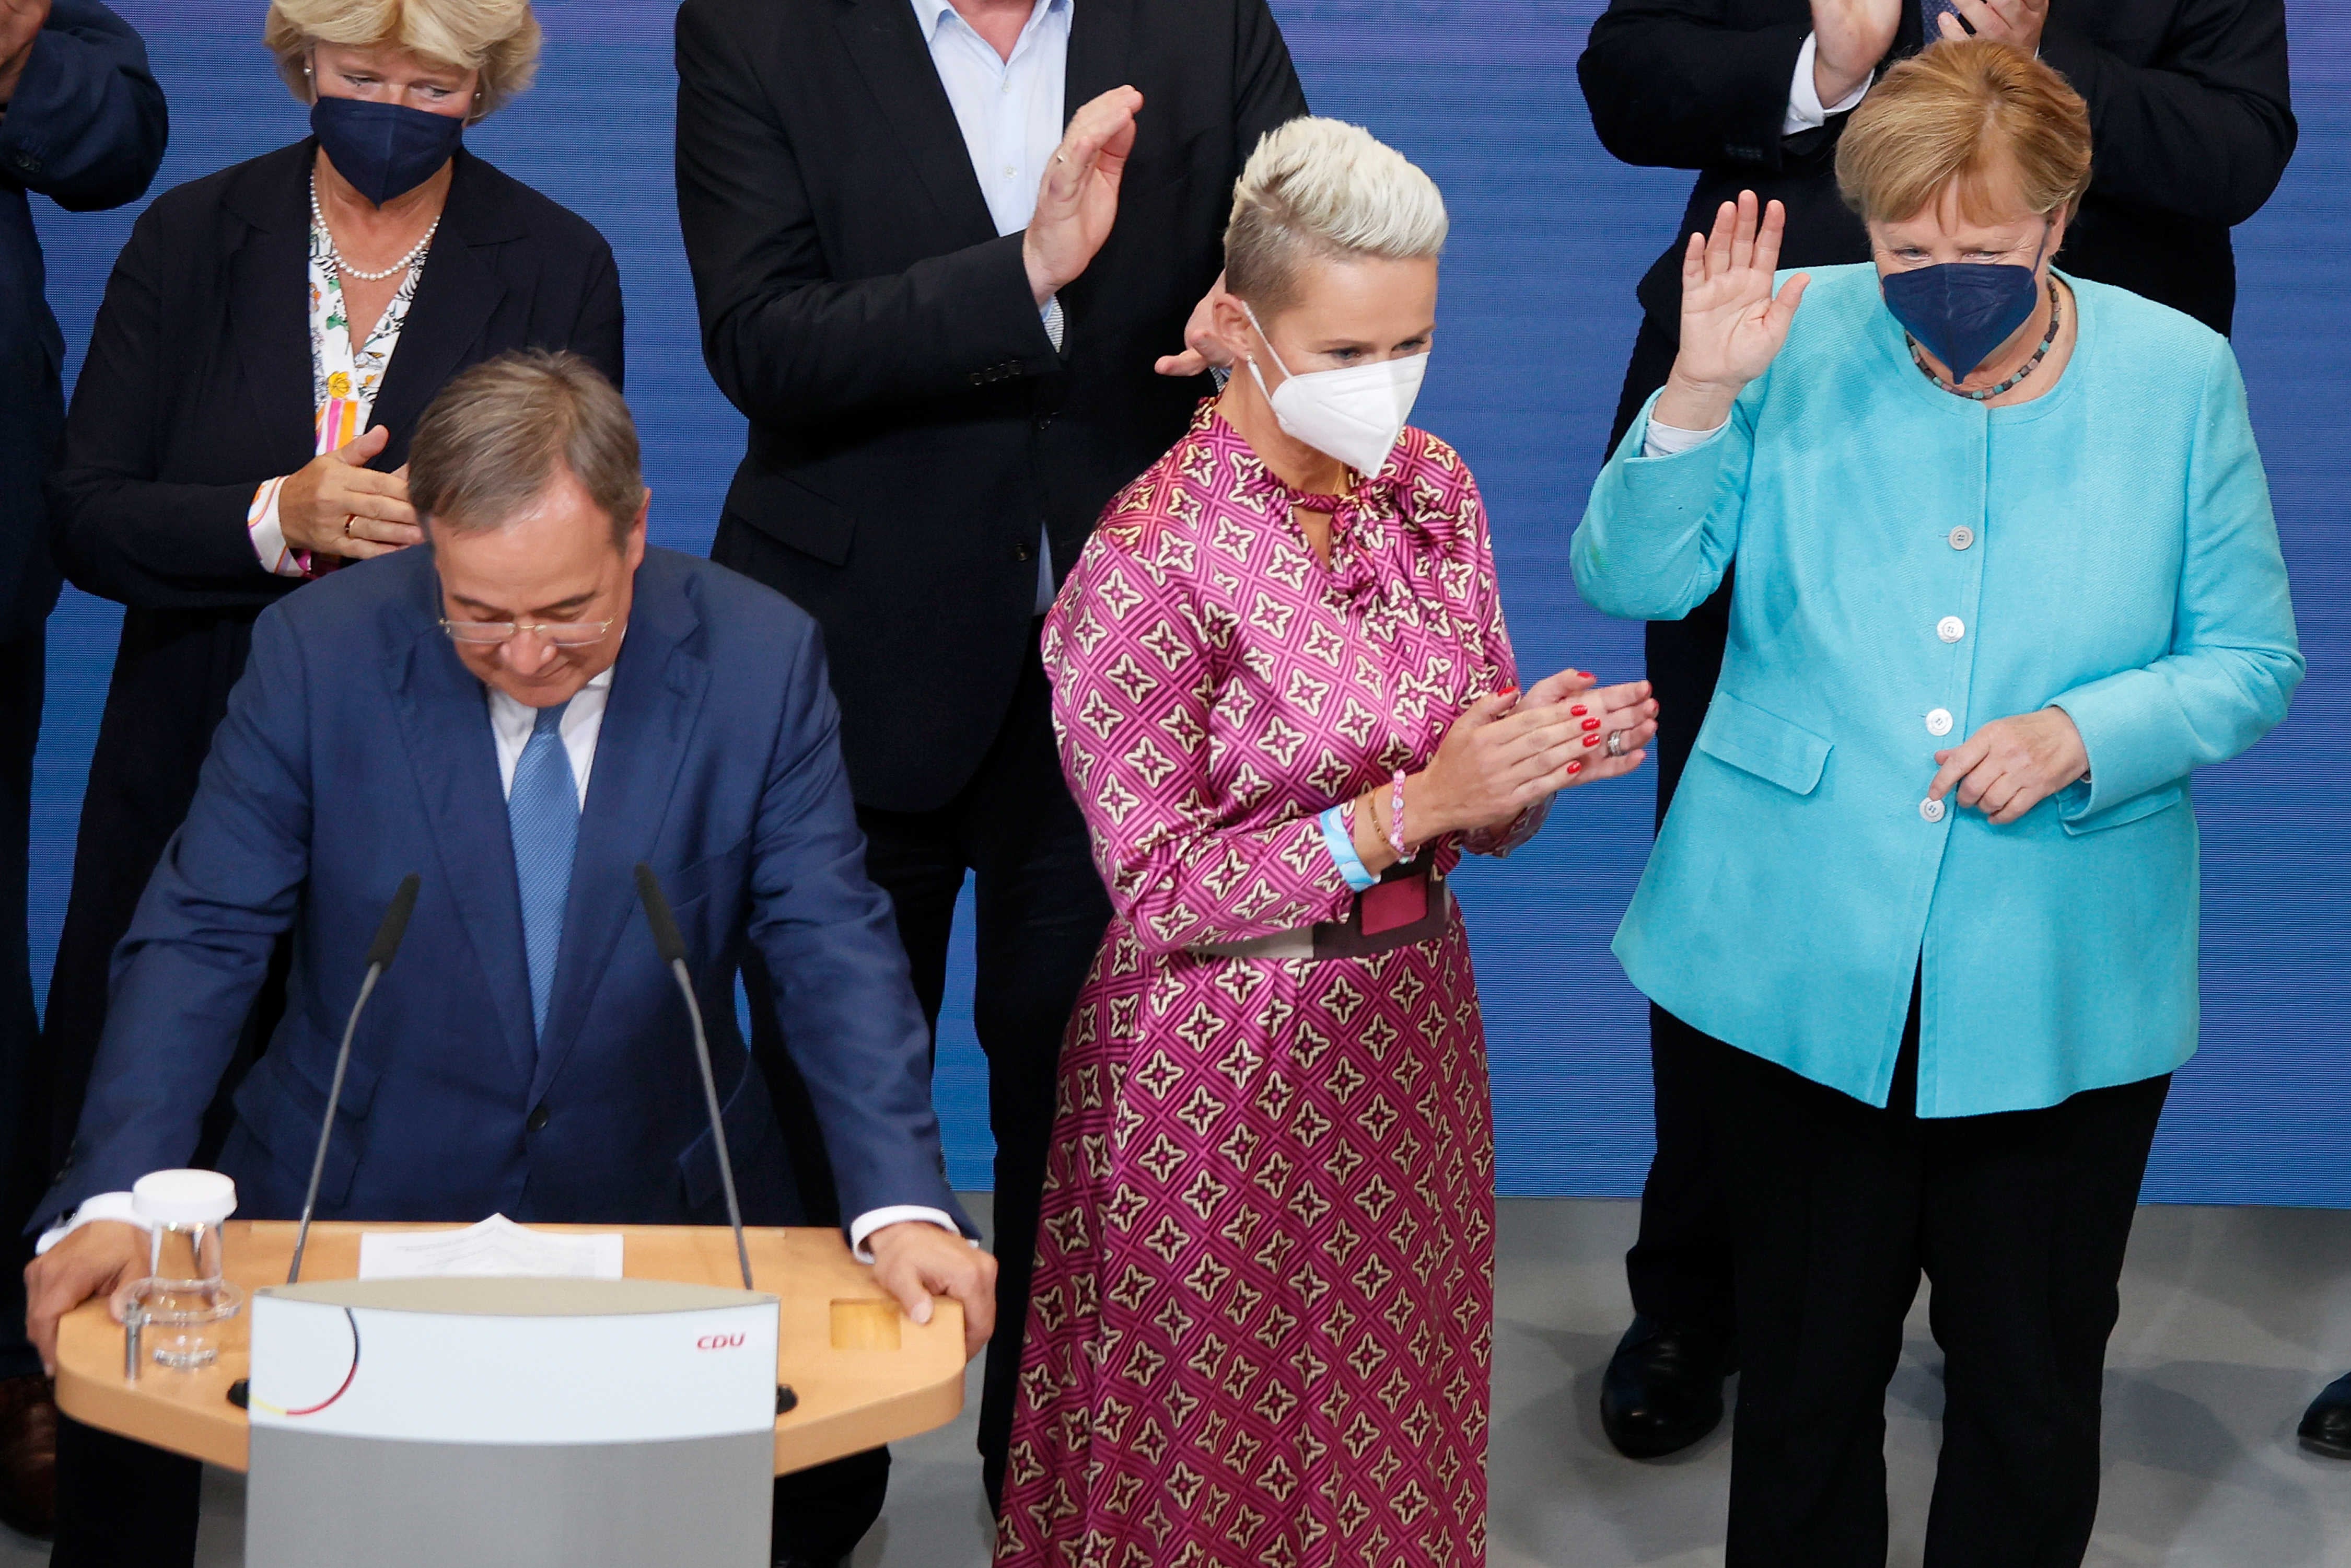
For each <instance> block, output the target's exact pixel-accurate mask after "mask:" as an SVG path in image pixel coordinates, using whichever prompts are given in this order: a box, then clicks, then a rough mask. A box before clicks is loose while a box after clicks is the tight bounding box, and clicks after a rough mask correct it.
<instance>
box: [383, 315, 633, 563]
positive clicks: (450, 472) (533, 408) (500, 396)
mask: <svg viewBox="0 0 2351 1568" xmlns="http://www.w3.org/2000/svg"><path fill="white" fill-rule="evenodd" d="M559 473H569V474H570V475H571V476H572V477H574V478H576V479H578V480H579V481H580V487H581V488H582V489H584V490H586V491H587V492H588V495H589V498H590V499H591V500H593V501H594V502H595V503H596V505H597V507H598V508H599V509H600V510H601V511H602V512H603V513H604V514H605V515H606V516H607V517H611V519H612V539H613V542H614V543H615V544H622V545H625V544H626V543H627V542H628V537H629V530H630V529H631V528H633V527H634V526H635V525H636V521H637V513H638V512H639V510H641V509H642V508H643V506H644V500H645V482H644V473H643V468H642V467H641V466H640V465H639V458H638V450H637V426H636V422H635V421H634V420H632V419H631V418H630V417H629V405H628V404H627V403H625V402H622V401H621V394H620V393H619V392H615V391H613V390H612V383H611V382H608V381H606V380H605V379H604V375H603V372H602V371H599V370H598V369H597V368H596V367H595V366H593V365H591V364H590V363H589V362H588V361H585V360H583V359H581V358H580V356H579V355H577V354H570V353H555V354H551V353H549V352H547V351H546V350H541V349H524V350H517V351H516V352H513V353H508V354H500V355H499V356H498V357H497V358H496V359H494V360H485V361H482V362H481V363H480V364H478V365H475V366H474V367H473V368H472V369H470V370H467V371H463V372H462V373H460V374H458V375H456V376H455V377H453V378H451V380H450V382H449V384H448V385H446V386H444V387H443V388H442V389H441V395H440V396H438V397H436V398H434V400H433V403H432V406H431V407H429V408H427V409H426V410H425V411H424V417H423V418H422V419H420V420H418V421H417V422H416V434H414V435H413V436H412V437H411V438H410V440H409V443H408V499H409V502H410V504H411V505H413V506H414V507H415V508H416V512H417V515H418V516H419V517H423V518H425V519H426V520H428V521H431V522H435V523H438V524H440V525H441V526H442V527H443V528H448V529H450V530H451V531H452V532H455V533H474V532H479V531H481V530H483V529H487V528H503V527H504V526H505V525H506V524H507V522H509V521H511V520H512V519H513V518H514V517H517V516H518V515H520V514H521V513H522V512H524V511H526V510H528V507H530V505H531V503H532V502H534V501H536V500H538V498H539V497H541V496H544V495H545V494H546V493H547V487H548V486H549V485H550V484H552V483H554V481H555V479H556V476H557V475H558V474H559Z"/></svg>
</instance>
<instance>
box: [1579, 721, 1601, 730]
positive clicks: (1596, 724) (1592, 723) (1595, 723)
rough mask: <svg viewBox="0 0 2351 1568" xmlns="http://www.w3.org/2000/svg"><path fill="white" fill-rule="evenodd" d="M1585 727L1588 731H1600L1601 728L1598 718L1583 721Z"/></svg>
mask: <svg viewBox="0 0 2351 1568" xmlns="http://www.w3.org/2000/svg"><path fill="white" fill-rule="evenodd" d="M1583 727H1584V728H1586V729H1598V728H1599V727H1600V721H1599V720H1598V719H1596V718H1587V719H1585V720H1584V721H1583Z"/></svg>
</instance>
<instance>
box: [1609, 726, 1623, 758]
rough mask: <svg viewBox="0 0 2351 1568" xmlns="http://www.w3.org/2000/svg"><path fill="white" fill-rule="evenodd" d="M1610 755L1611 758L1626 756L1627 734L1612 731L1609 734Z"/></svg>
mask: <svg viewBox="0 0 2351 1568" xmlns="http://www.w3.org/2000/svg"><path fill="white" fill-rule="evenodd" d="M1608 755H1609V756H1611V757H1622V756H1624V755H1625V732H1624V731H1623V730H1621V729H1612V730H1610V731H1609V732H1608Z"/></svg>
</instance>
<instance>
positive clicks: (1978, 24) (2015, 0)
mask: <svg viewBox="0 0 2351 1568" xmlns="http://www.w3.org/2000/svg"><path fill="white" fill-rule="evenodd" d="M1951 4H1953V5H1956V6H1958V7H1959V16H1953V15H1951V13H1949V11H1946V12H1944V13H1943V15H1942V17H1941V18H1940V22H1939V30H1940V32H1941V34H1942V36H1943V37H1945V38H1947V39H1950V40H1952V41H1954V42H1956V41H1957V40H1959V39H1960V38H1964V37H1967V36H1968V27H1972V28H1974V29H1975V36H1976V37H1979V38H1992V39H1996V40H1998V41H1999V42H2001V43H2003V44H2011V45H2014V46H2015V47H2017V48H2020V49H2022V50H2023V51H2024V52H2025V53H2026V54H2028V55H2032V54H2038V53H2040V52H2041V32H2042V29H2043V28H2044V27H2046V26H2048V25H2049V0H1951ZM1961 16H1964V17H1966V18H1967V26H1966V27H1963V26H1960V25H1959V18H1960V17H1961Z"/></svg>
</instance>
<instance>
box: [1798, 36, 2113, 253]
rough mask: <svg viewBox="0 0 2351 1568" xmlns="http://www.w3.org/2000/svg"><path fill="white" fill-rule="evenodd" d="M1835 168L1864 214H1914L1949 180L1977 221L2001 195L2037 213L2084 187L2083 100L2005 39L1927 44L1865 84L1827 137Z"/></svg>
mask: <svg viewBox="0 0 2351 1568" xmlns="http://www.w3.org/2000/svg"><path fill="white" fill-rule="evenodd" d="M1836 173H1837V186H1838V188H1839V189H1840V190H1841V191H1843V192H1844V200H1845V204H1846V205H1847V206H1849V207H1851V208H1852V209H1853V210H1854V211H1855V212H1856V213H1858V214H1861V216H1862V218H1863V219H1864V220H1865V221H1867V222H1872V223H1899V222H1902V221H1903V220H1904V219H1907V218H1912V217H1916V216H1917V214H1920V213H1922V212H1925V211H1926V210H1927V209H1928V208H1929V207H1931V206H1933V205H1934V204H1936V203H1937V202H1938V201H1939V200H1941V199H1942V195H1943V193H1944V192H1945V191H1946V190H1947V189H1949V188H1950V187H1951V186H1953V185H1955V184H1956V185H1957V187H1958V189H1959V208H1960V211H1961V212H1963V213H1965V214H1967V215H1968V217H1969V218H1970V219H1972V220H1974V221H1976V222H1979V223H1980V222H1984V221H1986V220H1988V219H1991V218H1993V217H1996V216H1998V215H2000V214H2001V212H2002V211H2003V210H2013V209H2010V208H2008V206H2007V204H2008V202H2009V200H2010V199H2011V197H2013V198H2015V199H2020V200H2022V202H2023V204H2024V205H2025V207H2026V208H2027V209H2028V210H2029V211H2031V212H2032V213H2033V214H2036V215H2039V216H2043V217H2046V216H2048V215H2049V214H2052V213H2054V212H2055V211H2056V210H2057V209H2058V208H2059V207H2064V206H2069V205H2070V204H2072V203H2074V201H2076V200H2077V199H2079V198H2080V196H2081V194H2082V193H2083V192H2084V191H2085V190H2087V189H2089V185H2090V110H2089V106H2088V105H2087V104H2085V103H2084V102H2083V101H2082V95H2081V94H2079V93H2077V92H2075V91H2074V89H2072V88H2071V87H2069V86H2067V85H2066V82H2065V78H2064V77H2062V76H2059V75H2058V74H2057V73H2056V72H2055V71H2053V70H2052V69H2051V68H2049V67H2047V66H2045V65H2043V64H2042V63H2041V61H2039V60H2038V59H2035V58H2034V57H2032V56H2031V55H2028V54H2026V53H2024V52H2023V51H2022V49H2018V48H2015V47H2012V46H2011V45H2008V44H2002V43H1997V42H1994V41H1993V40H1991V39H1990V38H1965V39H1960V40H1957V41H1952V42H1945V43H1938V44H1935V45H1933V46H1931V47H1928V48H1927V49H1925V50H1923V51H1921V52H1920V53H1918V54H1917V55H1915V56H1913V57H1911V58H1909V59H1907V60H1904V61H1903V62H1902V63H1901V64H1900V65H1897V66H1896V67H1895V68H1893V69H1892V70H1890V71H1887V72H1886V78H1885V79H1884V80H1883V81H1880V82H1879V83H1878V84H1877V85H1876V87H1874V88H1872V89H1869V96H1868V97H1867V98H1865V99H1862V100H1861V107H1860V108H1859V109H1856V110H1854V111H1853V119H1852V120H1849V121H1847V122H1846V124H1845V128H1844V136H1843V137H1841V138H1840V139H1839V140H1838V141H1837V155H1836Z"/></svg>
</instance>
